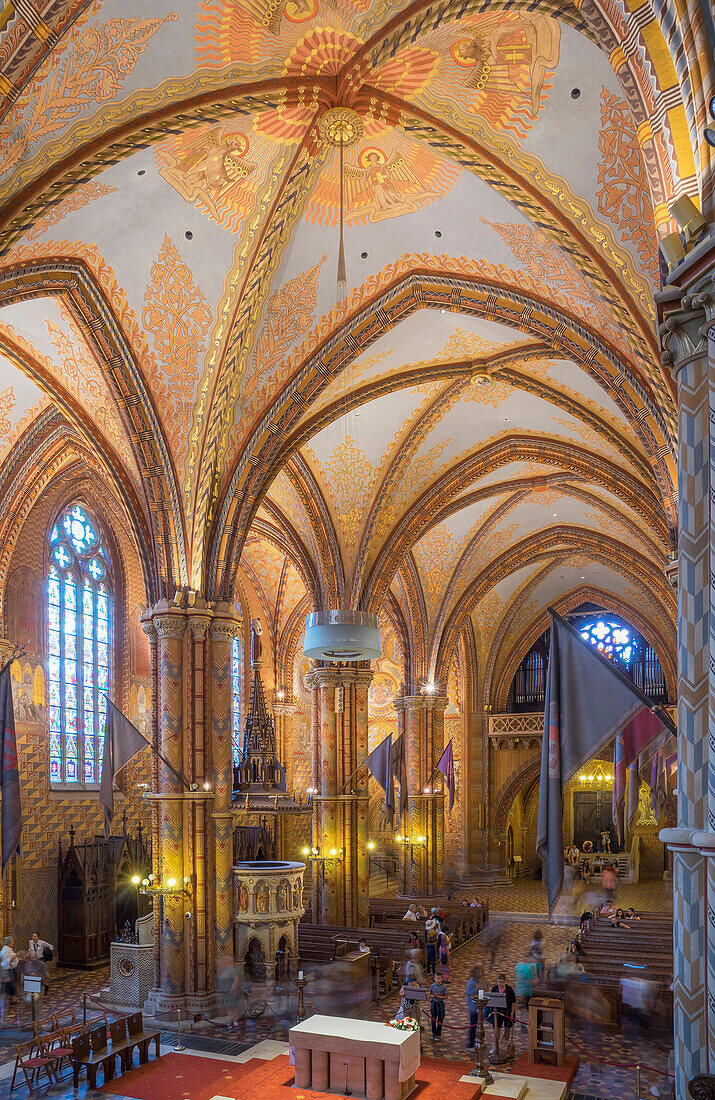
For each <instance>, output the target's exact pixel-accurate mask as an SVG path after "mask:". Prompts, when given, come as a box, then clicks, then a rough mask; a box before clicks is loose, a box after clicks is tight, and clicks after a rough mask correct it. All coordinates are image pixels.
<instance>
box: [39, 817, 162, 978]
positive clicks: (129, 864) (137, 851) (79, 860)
mask: <svg viewBox="0 0 715 1100" xmlns="http://www.w3.org/2000/svg"><path fill="white" fill-rule="evenodd" d="M124 825H125V828H124V833H123V835H122V836H110V837H106V838H105V837H103V836H95V837H93V838H92V839H91V840H87V841H83V842H81V843H79V844H78V843H76V842H75V830H74V828H71V829H70V842H69V847H68V848H67V851H66V852H64V853H63V851H62V841H61V840H60V843H59V852H58V859H57V865H58V901H59V942H58V945H57V961H58V964H59V965H60V966H76V967H80V968H87V969H89V968H92V967H95V966H102V965H103V964H104V963H106V962H107V961H108V959H109V945H110V943H111V942H112V940H116V939H117V936H118V934H119V933H120V932H121V931H122V929H123V928H124V926H125V924H126V922H127V921H129V923H130V926H131V928H132V930H133V928H134V921H135V920H136V919H137V917H140V916H143V915H144V913H146V912H147V911H148V910H149V909H150V908H151V902H150V901H149V899H147V898H145V897H143V896H140V895H139V893H138V891H137V889H136V887H135V886H133V885H132V883H131V877H132V875H135V874H138V875H139V876H140V877H142V878H143V877H145V876H146V875H148V874H149V871H150V870H151V853H150V851H149V849H148V847H147V844H146V841H145V839H144V837H143V835H142V829H141V826H139V828H138V830H137V835H136V836H135V837H132V836H129V835H128V833H127V832H126V820H125V823H124Z"/></svg>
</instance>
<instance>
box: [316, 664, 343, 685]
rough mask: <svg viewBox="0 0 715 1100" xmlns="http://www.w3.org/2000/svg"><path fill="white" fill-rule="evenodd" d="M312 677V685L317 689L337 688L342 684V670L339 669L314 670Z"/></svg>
mask: <svg viewBox="0 0 715 1100" xmlns="http://www.w3.org/2000/svg"><path fill="white" fill-rule="evenodd" d="M310 676H311V683H312V684H315V685H316V686H317V687H331V688H336V687H338V685H339V684H340V670H339V669H337V668H314V669H313V671H312V672H311V674H310Z"/></svg>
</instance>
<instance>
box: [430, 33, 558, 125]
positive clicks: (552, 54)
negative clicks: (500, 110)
mask: <svg viewBox="0 0 715 1100" xmlns="http://www.w3.org/2000/svg"><path fill="white" fill-rule="evenodd" d="M560 42H561V29H560V27H559V24H558V23H557V22H556V20H555V19H549V18H547V17H546V16H542V15H534V16H526V15H520V16H519V18H518V21H515V22H505V21H504V18H503V15H502V14H501V13H500V14H499V15H484V16H481V17H480V18H479V19H478V21H476V22H475V23H473V24H472V25H470V26H468V27H465V28H464V30H463V32H462V33H461V34H460V35H459V37H457V38H455V39H454V40H453V42H452V45H451V47H450V51H449V52H450V54H451V57H452V60H453V61H455V62H456V63H457V65H459V66H461V67H463V68H466V69H469V72H468V73H467V75H466V76H465V78H464V82H463V83H464V86H465V87H467V88H473V89H475V90H476V91H485V92H492V93H497V94H498V93H501V94H502V95H504V94H507V95H508V94H511V95H515V94H516V95H520V96H521V95H524V96H527V97H528V98H529V100H530V101H531V113H532V115H533V116H534V118H535V117H536V115H537V113H538V110H539V106H540V103H541V93H542V91H543V88H544V81H545V79H546V74H547V72H548V71H549V70H552V69H555V68H556V65H557V63H558V60H559V46H560Z"/></svg>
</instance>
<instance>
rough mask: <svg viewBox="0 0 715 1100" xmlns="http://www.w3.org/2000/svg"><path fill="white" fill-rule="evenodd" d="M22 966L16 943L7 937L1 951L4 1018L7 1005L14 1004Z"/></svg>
mask: <svg viewBox="0 0 715 1100" xmlns="http://www.w3.org/2000/svg"><path fill="white" fill-rule="evenodd" d="M19 964H20V956H19V955H16V954H15V941H14V939H13V938H12V936H6V937H5V939H4V940H3V946H2V949H0V999H1V1001H2V1011H1V1015H2V1017H4V1016H5V1008H6V1006H7V1004H8V1003H9V1004H11V1005H12V1004H14V1001H15V994H16V993H17V968H18V966H19Z"/></svg>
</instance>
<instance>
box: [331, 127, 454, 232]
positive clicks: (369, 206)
mask: <svg viewBox="0 0 715 1100" xmlns="http://www.w3.org/2000/svg"><path fill="white" fill-rule="evenodd" d="M345 178H346V180H347V181H348V184H349V186H348V198H349V209H350V219H351V220H352V219H357V218H364V217H367V220H368V221H370V222H381V221H384V220H385V219H386V218H397V217H399V216H400V215H401V214H412V213H414V212H415V211H416V210H419V208H420V206H421V204H422V203H423V202H424V201H426V200H429V199H436V198H437V197H438V195H437V192H436V191H430V190H429V189H427V188H425V187H424V184H423V182H422V180H420V178H419V177H418V176H417V174H416V173H415V172H414V171H413V169H412V168H411V167H410V165H409V164H408V163H407V161H406V159H405V157H403V156H402V155H401V154H400V153H397V152H394V153H391V154H390V155H389V156H388V155H387V154H386V153H384V152H383V150H382V149H378V148H376V147H375V146H371V147H369V148H367V149H363V150H362V151H361V153H360V154H359V156H358V161H357V164H354V165H351V164H346V166H345ZM351 183H352V187H351V186H350V184H351Z"/></svg>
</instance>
